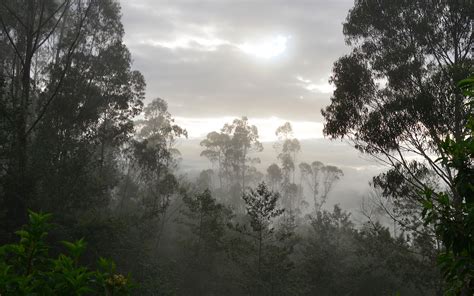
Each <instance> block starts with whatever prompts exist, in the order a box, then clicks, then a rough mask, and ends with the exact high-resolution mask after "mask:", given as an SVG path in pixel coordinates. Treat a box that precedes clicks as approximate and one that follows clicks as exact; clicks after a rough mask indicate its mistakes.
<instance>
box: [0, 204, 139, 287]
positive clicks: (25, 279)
mask: <svg viewBox="0 0 474 296" xmlns="http://www.w3.org/2000/svg"><path fill="white" fill-rule="evenodd" d="M50 219H51V214H40V213H35V212H31V211H30V213H29V220H30V223H29V224H28V225H26V226H24V227H23V229H21V230H19V231H17V232H16V234H17V235H18V236H19V237H20V241H19V242H18V243H15V244H8V245H4V246H2V247H0V293H2V295H129V294H130V291H131V287H132V284H131V279H130V276H124V275H121V274H118V273H116V269H115V264H114V263H113V262H112V261H109V260H107V259H104V258H100V259H99V261H98V269H97V270H91V269H89V268H88V267H86V266H83V265H81V264H80V261H79V259H80V256H81V254H82V253H83V252H84V250H85V248H86V245H87V244H86V242H85V241H84V240H83V239H80V240H77V241H75V242H68V241H63V242H62V244H63V246H64V247H65V248H66V249H67V253H60V254H59V255H57V257H53V256H51V255H50V254H49V253H50V251H51V249H52V247H51V246H50V245H49V244H48V243H47V234H48V231H49V230H50V229H51V224H50V222H49V221H50Z"/></svg>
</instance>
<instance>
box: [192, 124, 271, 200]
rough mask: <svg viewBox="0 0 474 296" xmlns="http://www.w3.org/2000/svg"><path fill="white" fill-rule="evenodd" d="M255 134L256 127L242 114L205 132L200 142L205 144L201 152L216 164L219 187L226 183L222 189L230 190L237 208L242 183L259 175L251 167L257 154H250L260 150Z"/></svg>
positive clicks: (261, 148) (256, 133) (242, 189)
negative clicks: (218, 129)
mask: <svg viewBox="0 0 474 296" xmlns="http://www.w3.org/2000/svg"><path fill="white" fill-rule="evenodd" d="M258 137H259V136H258V129H257V127H256V126H255V125H250V124H249V122H248V119H247V117H242V118H240V119H239V118H238V119H234V121H233V122H232V123H226V124H225V125H224V127H223V128H222V129H221V131H220V132H211V133H209V134H207V137H206V139H204V140H203V141H202V142H201V146H203V147H205V150H203V151H202V152H201V156H204V157H206V158H208V159H209V160H210V161H211V163H213V164H217V165H218V170H219V183H220V186H221V189H223V184H224V183H226V184H225V185H227V188H226V189H227V190H226V191H227V192H226V193H230V196H231V200H232V201H231V202H232V203H233V204H234V206H236V207H237V208H240V207H241V204H240V196H241V195H242V193H243V192H244V191H245V188H246V186H248V185H249V184H251V183H256V182H255V181H256V180H258V179H261V178H262V174H260V173H259V172H258V171H257V170H256V168H255V167H254V164H256V163H259V162H260V158H258V157H256V156H253V154H255V153H258V152H261V151H262V150H263V146H262V144H261V143H260V142H259V140H258ZM224 181H225V182H224ZM257 182H258V181H257Z"/></svg>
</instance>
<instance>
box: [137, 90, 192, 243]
mask: <svg viewBox="0 0 474 296" xmlns="http://www.w3.org/2000/svg"><path fill="white" fill-rule="evenodd" d="M144 111H145V112H144V113H145V114H144V116H145V119H144V120H141V121H139V122H137V129H138V134H137V139H136V140H135V141H134V142H132V145H133V150H132V151H133V155H132V156H131V157H133V158H134V160H135V161H136V163H137V164H138V168H139V170H140V179H139V183H140V185H141V192H140V193H141V194H140V198H139V208H140V209H141V210H140V211H139V212H141V215H142V217H143V218H145V220H150V221H157V220H160V227H159V228H158V230H157V233H156V244H157V246H158V245H159V242H160V238H161V235H162V233H163V229H164V226H165V222H166V219H165V215H166V212H167V209H168V207H169V206H170V203H171V198H172V196H173V195H175V194H176V193H178V191H179V183H178V180H177V178H176V176H175V169H176V166H177V156H179V151H178V150H177V149H175V148H174V145H175V143H176V140H177V139H178V138H179V137H187V132H186V130H185V129H183V128H181V127H180V126H178V125H176V124H174V119H173V118H172V117H171V114H170V113H169V112H168V105H167V103H166V102H165V101H164V100H162V99H160V98H158V99H155V100H153V101H152V102H151V103H150V104H149V105H148V106H147V107H146V108H145V110H144ZM151 229H153V227H152V228H151ZM149 230H150V229H149Z"/></svg>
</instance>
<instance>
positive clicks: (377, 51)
mask: <svg viewBox="0 0 474 296" xmlns="http://www.w3.org/2000/svg"><path fill="white" fill-rule="evenodd" d="M473 10H474V4H473V3H472V2H459V1H454V0H453V1H442V2H436V3H428V2H425V1H410V2H406V1H396V2H394V1H357V2H356V3H355V6H354V7H353V8H352V9H351V10H350V12H349V15H348V17H347V20H346V23H345V24H344V35H345V36H346V41H347V43H348V44H349V45H351V46H352V47H353V51H352V53H351V54H349V55H347V56H344V57H342V58H340V59H339V60H338V61H337V62H336V63H335V64H334V69H333V75H332V78H331V82H332V83H333V84H334V85H335V87H336V90H335V91H334V95H333V96H332V98H331V104H330V106H328V107H327V108H325V109H324V110H323V111H322V113H323V115H324V117H325V118H326V121H327V122H326V124H325V127H324V132H325V134H326V135H328V136H330V137H332V138H342V137H346V138H349V139H350V140H352V141H353V143H354V145H355V147H356V148H357V149H359V150H360V151H362V152H365V153H368V154H370V155H372V156H374V157H375V158H377V159H378V160H380V161H382V162H384V163H386V164H388V165H389V166H390V167H391V170H392V172H393V174H392V176H394V175H396V177H397V178H399V179H400V180H402V182H406V183H409V184H410V186H411V187H410V188H411V189H410V190H414V191H415V192H414V194H413V195H411V196H413V197H414V198H415V201H416V202H418V203H422V202H423V195H420V194H419V192H425V191H426V190H428V189H430V188H431V187H432V186H431V184H432V183H431V181H432V180H433V179H434V181H435V182H436V183H437V184H438V186H439V188H443V189H442V192H443V194H441V193H440V192H438V193H435V194H433V195H432V200H434V205H435V206H438V205H440V204H442V203H443V202H445V198H446V197H447V199H448V201H449V202H450V205H451V206H452V207H453V208H454V209H458V210H460V209H461V208H462V207H463V205H464V202H465V198H464V197H463V194H462V193H461V192H460V191H459V187H458V186H457V180H458V179H459V174H460V173H461V171H459V170H458V169H457V168H455V167H453V166H450V164H449V162H447V161H442V162H438V161H436V160H437V159H438V158H439V157H441V158H444V157H446V155H447V152H446V151H445V150H444V148H443V147H444V146H443V142H444V139H445V138H446V137H450V138H452V139H454V141H455V142H461V141H462V140H463V138H464V135H465V134H466V128H467V125H466V123H467V122H468V118H469V114H470V113H471V112H472V110H471V109H470V106H469V105H468V104H466V102H467V97H465V96H463V95H462V93H461V91H460V90H459V89H458V88H457V87H456V83H457V82H458V81H459V80H461V79H463V78H464V77H467V76H468V75H469V72H470V71H471V69H472V67H473V59H472V54H471V53H470V52H471V48H472V46H473V42H474V37H473V32H472V11H473ZM410 156H415V157H414V158H413V157H412V158H410ZM413 159H415V160H413ZM426 171H428V174H430V175H432V177H431V178H429V179H426V178H424V177H423V176H426V175H427V174H426ZM420 176H421V177H420ZM428 180H430V181H428ZM404 188H408V187H407V186H405V187H404ZM408 196H410V195H407V194H404V195H402V196H400V195H396V197H397V198H407V197H408ZM419 215H421V207H420V211H419ZM445 243H446V242H445ZM463 285H464V290H463V292H462V293H463V294H466V293H468V292H466V289H468V288H467V287H466V286H467V285H468V282H464V283H463Z"/></svg>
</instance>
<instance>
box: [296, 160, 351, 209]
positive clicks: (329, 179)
mask: <svg viewBox="0 0 474 296" xmlns="http://www.w3.org/2000/svg"><path fill="white" fill-rule="evenodd" d="M299 167H300V172H301V178H302V179H303V180H305V182H306V184H307V186H308V187H309V189H310V191H311V193H312V195H313V200H314V210H315V212H318V211H319V210H320V209H321V207H322V206H323V205H324V203H325V202H326V200H327V197H328V194H329V192H330V191H331V189H332V186H333V184H334V183H335V182H336V181H338V180H339V179H340V178H341V176H343V175H344V174H343V172H342V170H341V169H339V168H337V167H335V166H331V165H327V166H325V165H324V164H323V163H322V162H320V161H313V162H312V163H311V165H309V164H307V163H306V162H302V163H300V165H299Z"/></svg>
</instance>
